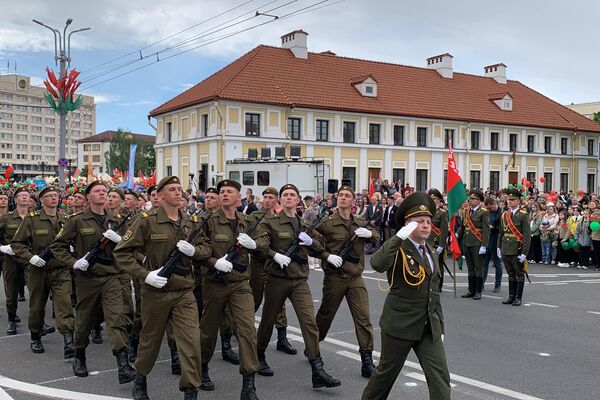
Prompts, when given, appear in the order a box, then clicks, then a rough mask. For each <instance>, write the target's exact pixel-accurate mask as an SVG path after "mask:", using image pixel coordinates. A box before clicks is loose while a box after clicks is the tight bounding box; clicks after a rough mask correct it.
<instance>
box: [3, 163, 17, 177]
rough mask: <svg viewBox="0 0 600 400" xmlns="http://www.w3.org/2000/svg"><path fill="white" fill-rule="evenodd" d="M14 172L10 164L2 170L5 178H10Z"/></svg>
mask: <svg viewBox="0 0 600 400" xmlns="http://www.w3.org/2000/svg"><path fill="white" fill-rule="evenodd" d="M14 172H15V169H14V168H13V166H12V164H11V165H9V166H8V167H6V171H5V172H4V177H5V178H6V179H10V178H12V176H13V174H14Z"/></svg>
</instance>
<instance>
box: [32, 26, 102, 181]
mask: <svg viewBox="0 0 600 400" xmlns="http://www.w3.org/2000/svg"><path fill="white" fill-rule="evenodd" d="M33 22H35V23H36V24H38V25H41V26H43V27H44V28H48V29H50V30H51V31H52V33H53V34H54V64H55V65H58V62H59V61H60V79H63V78H64V77H65V74H66V72H67V63H68V67H70V66H71V35H72V34H74V33H77V32H82V31H89V30H90V29H91V28H81V29H76V30H74V31H71V32H70V33H69V36H68V37H67V28H68V27H69V25H71V23H72V22H73V18H68V19H67V21H66V22H65V28H64V29H63V31H62V35H61V32H60V31H59V30H58V29H56V28H52V27H50V26H48V25H46V24H44V23H42V22H40V21H37V20H35V19H34V20H33ZM59 135H60V136H59V139H58V142H59V147H58V152H59V155H58V158H59V160H58V182H59V184H60V187H63V188H64V187H65V164H66V162H65V160H66V159H65V151H66V147H67V146H66V141H67V110H65V104H64V102H61V107H60V133H59Z"/></svg>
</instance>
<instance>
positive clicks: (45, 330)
mask: <svg viewBox="0 0 600 400" xmlns="http://www.w3.org/2000/svg"><path fill="white" fill-rule="evenodd" d="M54 332H56V328H55V327H53V326H51V325H48V324H47V323H45V322H44V325H43V327H42V332H41V335H42V336H46V335H47V334H49V333H54Z"/></svg>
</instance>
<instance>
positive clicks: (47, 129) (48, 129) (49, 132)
mask: <svg viewBox="0 0 600 400" xmlns="http://www.w3.org/2000/svg"><path fill="white" fill-rule="evenodd" d="M44 132H45V133H48V134H50V135H54V133H55V132H56V129H55V128H49V127H45V128H44Z"/></svg>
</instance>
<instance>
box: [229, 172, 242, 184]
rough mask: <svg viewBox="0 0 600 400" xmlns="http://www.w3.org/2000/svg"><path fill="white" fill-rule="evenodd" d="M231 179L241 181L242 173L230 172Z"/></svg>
mask: <svg viewBox="0 0 600 400" xmlns="http://www.w3.org/2000/svg"><path fill="white" fill-rule="evenodd" d="M229 179H232V180H234V181H238V182H239V181H240V171H229Z"/></svg>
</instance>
